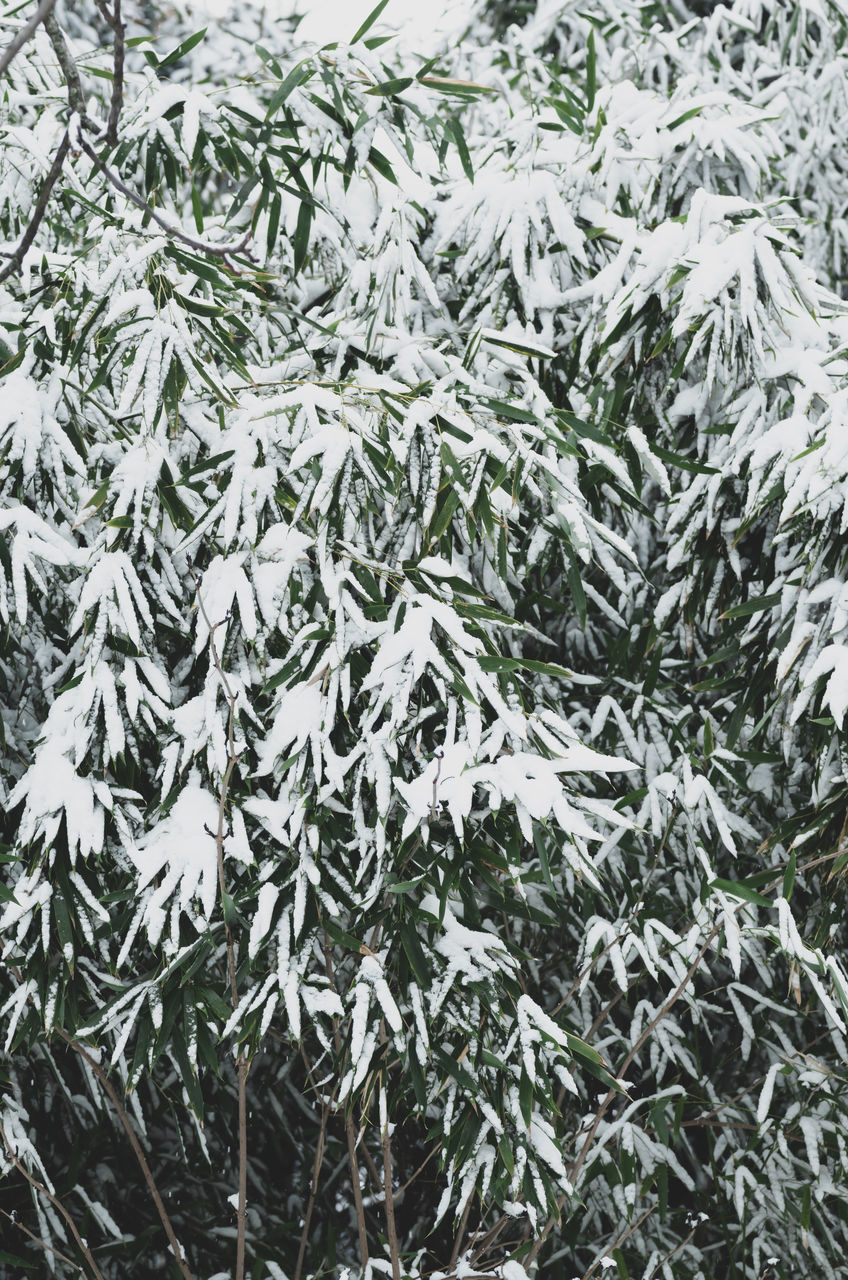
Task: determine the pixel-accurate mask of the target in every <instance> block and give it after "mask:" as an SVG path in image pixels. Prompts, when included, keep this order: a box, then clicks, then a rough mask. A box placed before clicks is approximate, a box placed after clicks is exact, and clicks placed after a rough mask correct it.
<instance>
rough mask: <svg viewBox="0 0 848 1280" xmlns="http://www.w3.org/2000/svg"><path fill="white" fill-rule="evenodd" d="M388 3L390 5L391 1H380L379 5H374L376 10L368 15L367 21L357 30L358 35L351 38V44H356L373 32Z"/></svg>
mask: <svg viewBox="0 0 848 1280" xmlns="http://www.w3.org/2000/svg"><path fill="white" fill-rule="evenodd" d="M388 3H389V0H380V2H379V4H375V5H374V8H373V9H372V10H371V12H370V13H369V14H368V17H367V18H366V19H365V21H364V22H363V24H362V26H361V27H358V28H357V30H356V33H355V34H354V35H353V36H351V39H350V43H351V44H356V42H357V40H361V39H362V37H363V36H364V35H366V33H367V32H369V31H370V30H371V28H372V27H373V25H374V23H375V22H376V21H377V19H378V18H379V16H380V14H381V13H382V12H383V10H384V9H385V7H386V5H387V4H388Z"/></svg>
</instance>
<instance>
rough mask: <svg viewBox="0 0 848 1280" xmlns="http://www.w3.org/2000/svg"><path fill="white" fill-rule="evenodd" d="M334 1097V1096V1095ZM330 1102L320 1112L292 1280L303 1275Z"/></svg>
mask: <svg viewBox="0 0 848 1280" xmlns="http://www.w3.org/2000/svg"><path fill="white" fill-rule="evenodd" d="M334 1096H335V1094H334ZM332 1101H333V1099H331V1100H330V1102H325V1103H324V1107H323V1109H322V1111H321V1128H320V1129H319V1130H318V1143H317V1145H316V1147H315V1159H314V1161H313V1164H312V1185H311V1186H310V1188H309V1200H308V1201H307V1204H306V1213H305V1214H304V1216H303V1230H302V1231H301V1233H300V1248H299V1249H298V1251H297V1264H296V1266H295V1269H294V1280H300V1277H301V1275H302V1274H303V1262H304V1259H305V1257H306V1243H307V1240H308V1239H309V1227H310V1225H311V1223H312V1210H313V1209H314V1208H315V1198H316V1196H317V1194H318V1179H319V1177H320V1174H321V1165H322V1163H323V1160H324V1143H325V1142H326V1138H327V1121H328V1119H329V1117H330V1106H331V1104H332Z"/></svg>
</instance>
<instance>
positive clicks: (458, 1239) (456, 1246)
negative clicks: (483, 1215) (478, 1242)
mask: <svg viewBox="0 0 848 1280" xmlns="http://www.w3.org/2000/svg"><path fill="white" fill-rule="evenodd" d="M473 1198H474V1193H473V1191H470V1192H469V1193H468V1199H467V1200H466V1202H465V1208H464V1209H463V1211H462V1217H461V1218H460V1220H459V1226H458V1227H457V1230H456V1236H455V1238H454V1242H453V1249H452V1251H451V1256H450V1262H449V1263H448V1271H452V1270H453V1268H454V1267H455V1266H456V1264H457V1260H458V1258H459V1251H460V1249H461V1248H462V1242H463V1240H464V1239H465V1232H466V1231H467V1229H468V1219H469V1217H470V1216H471V1202H472V1200H473Z"/></svg>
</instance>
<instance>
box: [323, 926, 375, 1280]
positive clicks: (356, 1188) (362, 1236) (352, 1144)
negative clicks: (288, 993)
mask: <svg viewBox="0 0 848 1280" xmlns="http://www.w3.org/2000/svg"><path fill="white" fill-rule="evenodd" d="M324 966H325V968H326V970H327V977H328V978H329V980H330V985H331V986H332V987H333V990H336V977H335V974H334V972H333V961H332V958H331V950H330V946H329V940H328V939H327V937H326V934H325V946H324ZM333 1040H334V1043H335V1046H336V1054H337V1055H338V1056H339V1058H341V1052H342V1038H341V1034H340V1032H339V1020H338V1018H333ZM345 1136H346V1137H347V1158H348V1162H349V1164H350V1182H351V1190H352V1191H353V1205H354V1209H355V1211H356V1231H357V1235H358V1236H359V1258H360V1261H361V1263H362V1270H363V1271H364V1270H365V1268H366V1266H367V1264H368V1232H367V1230H366V1227H365V1206H364V1204H363V1203H362V1188H361V1186H360V1185H359V1161H358V1160H357V1158H356V1128H355V1126H354V1123H353V1113H352V1112H351V1111H347V1112H346V1114H345ZM362 1149H363V1151H364V1152H365V1154H366V1155H368V1152H367V1150H366V1148H365V1147H364V1146H363V1148H362Z"/></svg>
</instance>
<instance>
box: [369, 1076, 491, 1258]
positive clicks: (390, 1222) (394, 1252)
mask: <svg viewBox="0 0 848 1280" xmlns="http://www.w3.org/2000/svg"><path fill="white" fill-rule="evenodd" d="M380 1088H381V1090H382V1102H383V1109H384V1118H383V1132H382V1134H381V1142H382V1147H383V1203H384V1205H385V1209H386V1235H387V1237H388V1241H389V1255H390V1257H391V1260H392V1280H400V1250H399V1248H398V1237H397V1226H396V1225H395V1201H394V1195H393V1193H392V1137H391V1134H390V1133H389V1101H388V1097H387V1095H386V1081H385V1079H383V1080H382V1081H381V1082H380ZM470 1199H471V1197H470V1196H469V1202H470Z"/></svg>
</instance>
